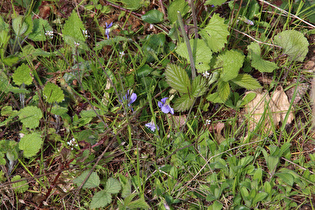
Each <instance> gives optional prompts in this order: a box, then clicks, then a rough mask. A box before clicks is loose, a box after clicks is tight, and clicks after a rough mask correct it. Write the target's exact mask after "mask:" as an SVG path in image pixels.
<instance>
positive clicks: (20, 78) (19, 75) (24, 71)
mask: <svg viewBox="0 0 315 210" xmlns="http://www.w3.org/2000/svg"><path fill="white" fill-rule="evenodd" d="M30 73H31V70H30V68H29V67H28V66H27V65H25V64H24V63H23V64H22V65H21V66H19V67H18V68H17V69H16V70H15V71H14V73H13V75H12V77H13V81H14V83H15V84H16V85H22V84H23V83H24V84H26V85H30V84H32V81H33V80H32V77H31V75H30Z"/></svg>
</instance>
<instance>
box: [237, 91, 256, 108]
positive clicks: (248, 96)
mask: <svg viewBox="0 0 315 210" xmlns="http://www.w3.org/2000/svg"><path fill="white" fill-rule="evenodd" d="M256 95H257V94H256V93H255V92H250V93H247V94H246V95H245V96H244V98H243V100H242V103H241V105H240V106H244V105H246V104H248V103H249V102H251V101H252V100H254V98H256Z"/></svg>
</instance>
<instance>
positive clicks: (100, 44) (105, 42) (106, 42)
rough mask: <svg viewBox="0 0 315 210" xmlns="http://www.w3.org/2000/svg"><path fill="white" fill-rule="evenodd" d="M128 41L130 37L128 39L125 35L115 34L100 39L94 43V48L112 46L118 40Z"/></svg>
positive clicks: (99, 48)
mask: <svg viewBox="0 0 315 210" xmlns="http://www.w3.org/2000/svg"><path fill="white" fill-rule="evenodd" d="M128 41H129V42H130V41H132V40H131V39H128V38H126V37H122V36H116V37H113V38H111V39H106V40H103V41H100V42H96V44H95V47H94V50H95V51H96V50H101V49H102V48H103V47H104V46H108V45H110V46H113V45H115V44H117V43H119V42H128Z"/></svg>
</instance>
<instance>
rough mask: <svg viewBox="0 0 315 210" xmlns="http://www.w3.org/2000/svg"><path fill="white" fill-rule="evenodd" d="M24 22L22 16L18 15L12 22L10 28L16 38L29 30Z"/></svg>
mask: <svg viewBox="0 0 315 210" xmlns="http://www.w3.org/2000/svg"><path fill="white" fill-rule="evenodd" d="M25 20H26V18H25V17H24V16H22V15H19V16H17V17H16V18H14V19H13V20H12V28H13V31H14V33H15V34H16V36H21V35H22V34H24V33H25V32H26V31H27V29H28V28H29V25H28V24H27V23H26V21H25Z"/></svg>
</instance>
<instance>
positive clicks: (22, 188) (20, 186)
mask: <svg viewBox="0 0 315 210" xmlns="http://www.w3.org/2000/svg"><path fill="white" fill-rule="evenodd" d="M20 179H21V176H20V175H16V176H14V177H13V178H12V179H11V182H15V181H18V180H20ZM28 188H29V185H28V184H27V181H26V180H24V181H20V182H17V183H13V184H12V189H13V190H14V191H15V192H18V193H24V192H26V191H27V190H28Z"/></svg>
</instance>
